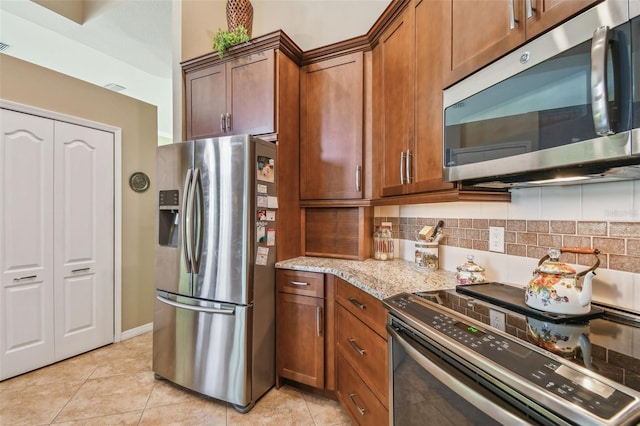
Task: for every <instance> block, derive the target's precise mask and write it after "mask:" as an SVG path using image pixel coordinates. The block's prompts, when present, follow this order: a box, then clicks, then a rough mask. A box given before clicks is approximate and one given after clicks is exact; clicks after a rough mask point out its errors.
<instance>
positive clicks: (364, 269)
mask: <svg viewBox="0 0 640 426" xmlns="http://www.w3.org/2000/svg"><path fill="white" fill-rule="evenodd" d="M276 268H278V269H293V270H297V271H307V272H321V273H325V274H326V273H329V274H333V275H335V276H337V277H340V278H342V279H343V280H345V281H347V282H349V283H350V284H353V285H354V286H356V287H358V288H359V289H361V290H364V291H365V292H367V293H369V294H370V295H372V296H374V297H376V298H378V299H380V300H382V299H385V298H387V297H391V296H393V295H395V294H398V293H402V292H407V293H413V292H416V291H430V290H444V289H453V288H455V286H456V285H457V284H458V282H457V281H456V278H455V273H453V272H448V271H443V270H437V271H433V272H425V271H419V270H418V269H416V266H415V264H414V263H413V262H408V261H406V260H402V259H394V260H384V261H383V260H374V259H367V260H365V261H357V260H344V259H331V258H326V257H307V256H302V257H296V258H293V259H289V260H283V261H281V262H278V263H276Z"/></svg>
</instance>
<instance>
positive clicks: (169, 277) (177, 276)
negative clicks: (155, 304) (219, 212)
mask: <svg viewBox="0 0 640 426" xmlns="http://www.w3.org/2000/svg"><path fill="white" fill-rule="evenodd" d="M156 160H157V165H156V167H157V170H158V182H157V186H156V187H157V190H158V193H157V197H158V198H157V200H158V201H157V203H156V206H158V209H159V211H158V222H156V232H157V234H156V257H155V272H156V278H155V279H156V283H155V287H156V288H157V289H160V290H165V291H168V292H171V293H176V294H183V295H185V296H189V295H191V291H192V290H191V286H192V283H191V275H190V273H189V272H187V263H186V260H185V256H186V254H185V247H184V229H183V225H184V219H186V216H188V212H187V208H186V206H185V205H184V202H185V201H186V200H185V180H186V177H187V173H188V171H189V170H192V168H193V143H192V142H183V143H174V144H170V145H164V146H161V147H158V149H157V154H156ZM160 194H163V204H164V205H163V206H162V207H160V201H159V198H160ZM171 194H173V195H171ZM174 199H175V200H174ZM165 227H171V229H172V234H173V235H176V237H175V239H173V238H172V239H170V240H166V239H165V240H162V239H161V238H160V235H162V234H163V233H164V228H165Z"/></svg>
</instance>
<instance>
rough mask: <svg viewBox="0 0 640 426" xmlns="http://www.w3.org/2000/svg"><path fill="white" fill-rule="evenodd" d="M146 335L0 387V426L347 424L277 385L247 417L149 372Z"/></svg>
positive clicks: (333, 407) (315, 400) (314, 399)
mask: <svg viewBox="0 0 640 426" xmlns="http://www.w3.org/2000/svg"><path fill="white" fill-rule="evenodd" d="M151 344H152V333H145V334H143V335H141V336H137V337H134V338H132V339H128V340H125V341H123V342H119V343H115V344H113V345H109V346H105V347H103V348H100V349H96V350H94V351H91V352H88V353H86V354H83V355H79V356H76V357H74V358H71V359H68V360H65V361H62V362H59V363H57V364H53V365H50V366H48V367H44V368H41V369H39V370H36V371H32V372H30V373H26V374H23V375H21V376H18V377H14V378H11V379H8V380H5V381H3V382H0V425H3V426H5V425H49V424H63V425H106V424H108V425H165V424H174V425H279V426H288V425H305V426H306V425H309V426H320V425H323V426H329V425H350V424H351V422H350V421H349V418H348V416H347V414H346V413H345V412H344V410H343V409H342V407H341V406H340V404H339V403H338V402H337V401H333V400H329V399H325V398H321V397H319V396H316V395H312V394H309V393H306V392H302V391H300V390H298V389H295V388H292V387H289V386H283V387H281V388H280V389H275V388H273V389H271V390H270V391H269V392H267V394H266V395H264V396H263V397H262V398H261V399H260V400H258V402H257V404H256V406H255V407H254V408H253V409H252V410H251V411H250V412H249V413H247V414H240V413H238V412H237V411H236V410H235V409H234V408H233V407H232V406H231V405H230V404H226V403H224V402H221V401H217V400H213V399H210V398H206V397H202V396H200V395H198V394H196V393H193V392H189V391H186V390H184V389H182V388H179V387H177V386H175V385H172V384H171V383H169V382H167V381H164V380H155V379H154V377H153V373H152V371H151V353H152V352H151Z"/></svg>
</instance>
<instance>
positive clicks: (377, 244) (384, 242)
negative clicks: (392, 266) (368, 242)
mask: <svg viewBox="0 0 640 426" xmlns="http://www.w3.org/2000/svg"><path fill="white" fill-rule="evenodd" d="M373 258H374V259H377V260H391V259H393V234H392V233H391V229H389V227H388V226H379V227H377V228H376V232H374V234H373Z"/></svg>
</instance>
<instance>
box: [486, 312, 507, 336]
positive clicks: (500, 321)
mask: <svg viewBox="0 0 640 426" xmlns="http://www.w3.org/2000/svg"><path fill="white" fill-rule="evenodd" d="M504 317H505V315H504V313H503V312H500V311H496V310H494V309H489V324H490V325H491V327H495V328H497V329H498V330H500V331H505V330H506V323H505V320H504Z"/></svg>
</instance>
